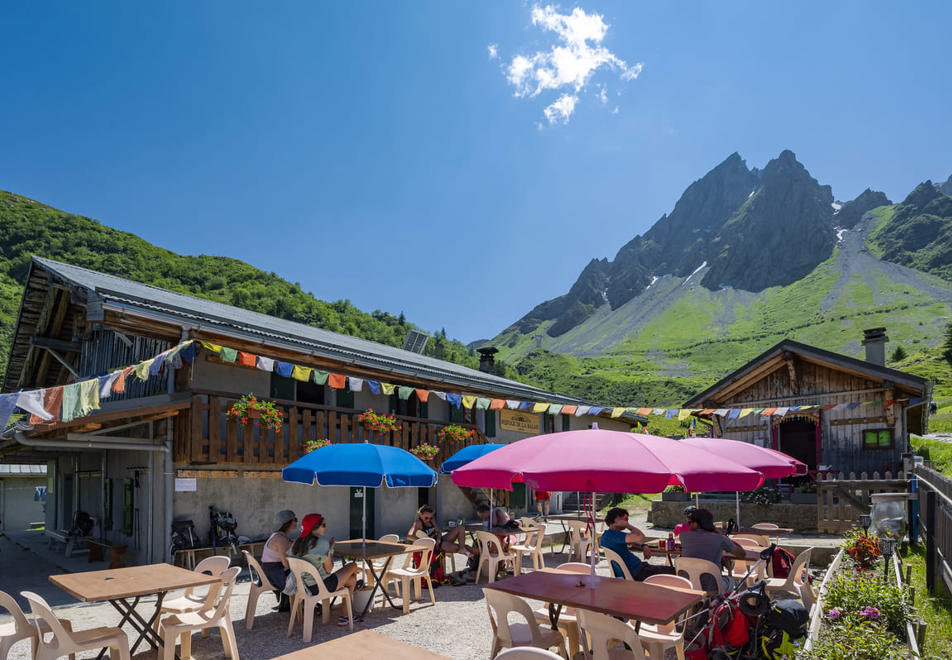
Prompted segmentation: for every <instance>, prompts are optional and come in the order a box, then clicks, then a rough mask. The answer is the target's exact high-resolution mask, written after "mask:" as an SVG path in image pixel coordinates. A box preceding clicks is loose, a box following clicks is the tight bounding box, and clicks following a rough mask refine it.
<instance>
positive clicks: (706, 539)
mask: <svg viewBox="0 0 952 660" xmlns="http://www.w3.org/2000/svg"><path fill="white" fill-rule="evenodd" d="M688 520H689V521H690V524H691V529H689V530H686V531H684V532H681V556H682V557H692V558H695V559H706V560H708V561H709V562H711V563H712V564H714V565H715V566H717V567H718V568H720V566H721V560H722V559H723V558H724V557H725V556H727V557H734V558H736V559H744V558H745V557H746V556H747V554H746V553H745V552H744V549H743V548H742V547H740V546H739V545H737V544H736V543H734V542H733V541H731V540H730V537H728V536H726V535H724V534H721V533H720V532H718V531H717V529H716V528H715V527H714V515H713V514H712V513H711V512H710V511H708V510H707V509H696V510H694V511H692V512H691V513H689V514H688ZM724 577H725V578H726V581H725V587H727V585H728V583H729V581H730V577H728V576H724Z"/></svg>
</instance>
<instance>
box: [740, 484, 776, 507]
mask: <svg viewBox="0 0 952 660" xmlns="http://www.w3.org/2000/svg"><path fill="white" fill-rule="evenodd" d="M740 501H741V502H748V503H750V504H775V503H777V502H779V501H780V491H779V490H778V489H776V488H769V487H768V486H761V487H760V488H758V489H757V490H749V491H747V492H746V493H741V494H740Z"/></svg>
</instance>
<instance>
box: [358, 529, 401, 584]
mask: <svg viewBox="0 0 952 660" xmlns="http://www.w3.org/2000/svg"><path fill="white" fill-rule="evenodd" d="M377 540H378V541H380V542H381V543H399V542H400V536H399V535H398V534H384V535H383V536H381V537H380V538H379V539H377ZM367 561H368V562H370V563H371V564H373V567H374V572H375V573H377V575H380V574H381V571H383V567H384V566H385V565H386V563H387V560H386V559H376V560H374V559H368V560H367ZM360 570H361V572H362V573H363V574H364V581H365V582H366V583H367V586H368V587H373V586H374V576H373V575H372V574H371V572H370V566H368V565H367V563H366V562H365V563H364V564H363V565H362V566H361V567H360Z"/></svg>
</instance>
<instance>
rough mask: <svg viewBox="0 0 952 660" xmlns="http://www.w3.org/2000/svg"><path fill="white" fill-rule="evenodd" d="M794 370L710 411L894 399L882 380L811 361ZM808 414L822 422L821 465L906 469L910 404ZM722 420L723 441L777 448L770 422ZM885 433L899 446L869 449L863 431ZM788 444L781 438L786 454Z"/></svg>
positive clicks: (856, 469) (871, 469)
mask: <svg viewBox="0 0 952 660" xmlns="http://www.w3.org/2000/svg"><path fill="white" fill-rule="evenodd" d="M794 365H795V366H794V368H793V369H787V368H781V369H776V370H774V371H773V372H771V373H769V374H766V375H765V376H764V377H763V378H761V379H759V380H758V381H756V382H755V383H754V384H753V385H751V386H750V387H748V388H747V389H745V390H744V391H743V392H740V393H738V394H737V395H736V396H733V397H731V398H729V399H726V400H717V401H712V402H710V404H711V405H710V407H723V408H774V407H781V406H783V407H791V406H803V405H820V406H825V405H830V404H839V403H862V402H864V401H885V400H889V399H891V398H894V395H893V394H892V391H891V390H888V389H885V388H884V387H883V385H882V383H881V382H880V381H873V380H869V379H865V378H861V377H859V376H856V375H854V374H850V373H847V372H843V371H838V370H835V369H831V368H828V367H826V366H823V365H819V364H815V363H813V362H808V361H805V360H794ZM794 378H795V380H794ZM790 414H791V415H796V414H797V413H790ZM803 415H805V416H810V417H811V418H813V417H818V418H819V420H820V424H821V442H822V456H821V457H820V461H819V462H820V463H822V464H827V465H831V466H833V468H834V469H837V470H840V469H846V470H849V471H852V472H868V473H872V472H880V473H882V472H885V471H886V470H895V469H898V468H899V467H900V466H901V462H902V453H903V451H905V450H906V448H905V447H904V446H903V445H904V438H905V437H906V428H905V422H904V418H905V404H902V403H894V404H893V405H891V406H890V407H889V409H886V408H884V407H883V406H882V405H858V406H856V407H854V408H845V407H844V408H835V409H831V410H823V411H820V410H813V411H809V412H808V413H803ZM890 418H891V420H892V423H890ZM718 419H719V423H720V427H721V428H720V431H721V434H722V435H723V437H726V438H732V439H735V440H742V441H745V442H752V443H754V444H760V445H766V446H768V447H769V446H771V440H772V435H771V434H772V430H771V426H770V423H771V420H770V419H769V418H767V417H763V416H761V415H754V414H751V415H747V416H745V417H740V418H738V419H734V420H729V419H726V418H718ZM779 421H780V420H779V418H773V423H774V424H777V423H778V422H779ZM884 428H890V429H892V431H893V438H894V442H893V446H892V447H891V448H884V449H864V448H863V431H865V430H868V429H884ZM782 445H783V440H782V436H781V447H780V448H781V450H782V449H783V446H782Z"/></svg>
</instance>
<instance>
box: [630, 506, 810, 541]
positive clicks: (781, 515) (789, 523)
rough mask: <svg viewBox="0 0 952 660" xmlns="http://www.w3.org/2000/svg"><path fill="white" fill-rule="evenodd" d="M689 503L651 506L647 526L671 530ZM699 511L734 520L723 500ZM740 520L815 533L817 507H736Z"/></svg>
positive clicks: (721, 518)
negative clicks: (769, 523)
mask: <svg viewBox="0 0 952 660" xmlns="http://www.w3.org/2000/svg"><path fill="white" fill-rule="evenodd" d="M693 503H694V500H693V499H692V500H691V501H690V502H688V501H684V502H664V501H662V502H652V503H651V511H649V512H648V522H650V523H651V524H653V525H655V526H656V527H674V526H675V525H677V524H678V523H682V522H684V507H686V506H687V505H688V504H693ZM701 507H702V508H704V509H708V510H709V511H710V512H711V513H712V514H714V520H727V519H729V518H734V517H735V516H736V505H735V503H734V502H731V501H727V500H720V501H714V502H712V501H705V500H704V499H703V498H702V499H701ZM740 519H741V522H742V523H743V524H744V525H745V526H746V525H752V524H754V523H758V522H772V523H776V524H778V525H780V526H781V527H791V528H793V530H794V532H797V533H801V532H807V531H816V528H817V507H816V505H815V504H747V503H745V502H741V503H740Z"/></svg>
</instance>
